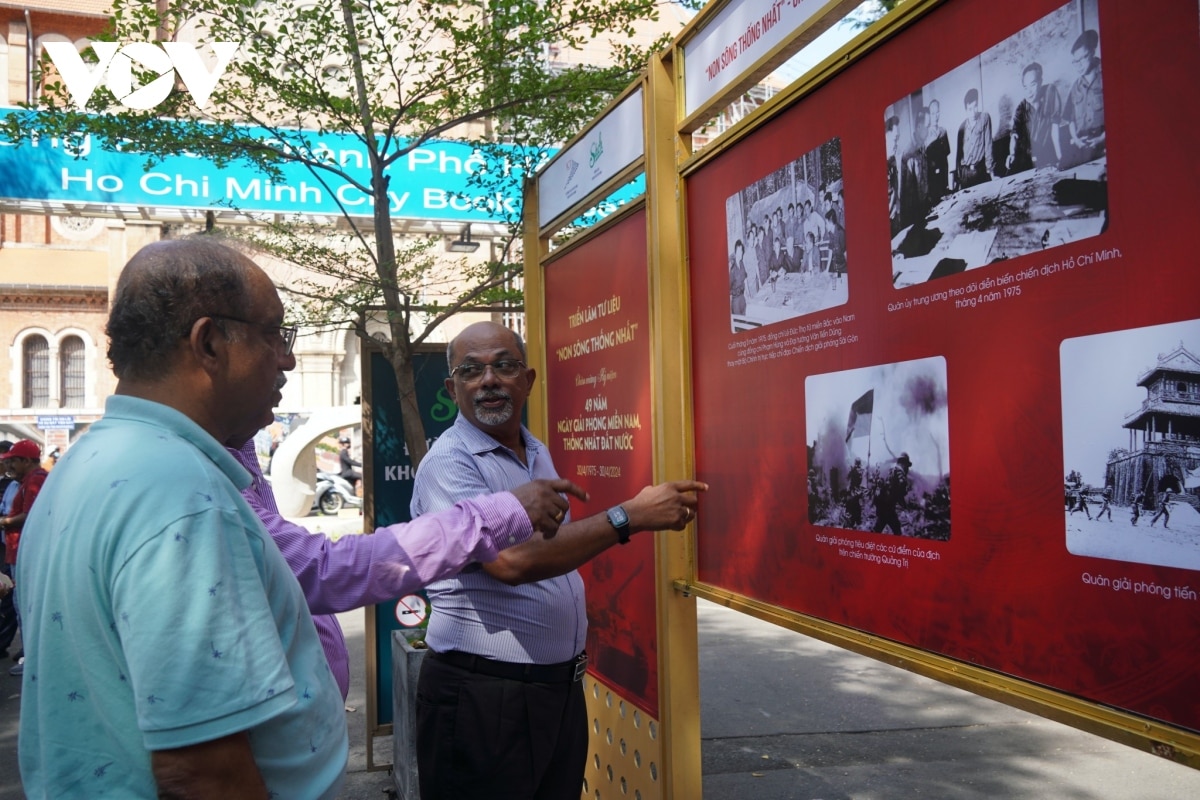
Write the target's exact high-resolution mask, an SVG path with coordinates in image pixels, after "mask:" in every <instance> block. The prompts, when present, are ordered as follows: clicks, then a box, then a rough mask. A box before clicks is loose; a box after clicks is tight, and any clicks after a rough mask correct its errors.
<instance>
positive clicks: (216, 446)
mask: <svg viewBox="0 0 1200 800" xmlns="http://www.w3.org/2000/svg"><path fill="white" fill-rule="evenodd" d="M104 416H105V417H112V418H114V419H124V420H132V421H134V422H141V423H144V424H149V425H154V426H156V427H159V428H163V429H165V430H166V431H168V432H169V433H171V434H173V435H175V436H178V437H179V438H180V439H183V440H184V441H186V442H188V443H189V444H191V445H192V446H194V447H195V448H196V449H197V450H199V451H200V452H201V453H202V454H203V455H204V457H205V458H207V459H209V460H210V461H212V462H213V464H214V465H216V467H217V468H218V469H220V470H221V471H222V472H223V473H225V475H226V476H227V477H228V478H229V480H231V481H233V484H234V486H236V487H237V488H238V491H241V490H242V489H245V488H246V487H247V486H249V485H250V473H249V472H247V471H246V469H245V468H244V467H243V466H242V465H241V464H239V463H238V462H237V459H235V458H234V457H233V456H232V455H230V454H229V452H228V451H227V450H226V449H225V447H224V446H223V445H222V444H221V443H220V442H218V441H217V440H216V439H214V438H213V437H212V435H211V434H209V432H208V431H206V430H204V429H203V428H201V427H200V426H199V425H197V424H196V423H195V421H193V420H192V419H191V418H190V417H188V416H187V415H186V414H184V413H183V412H181V411H179V410H177V409H174V408H172V407H170V406H168V405H163V404H162V403H156V402H154V401H153V400H146V399H143V398H141V397H131V396H130V395H123V394H114V395H111V396H109V398H108V399H107V400H105V402H104ZM151 446H153V445H151Z"/></svg>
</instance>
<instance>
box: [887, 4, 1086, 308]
mask: <svg viewBox="0 0 1200 800" xmlns="http://www.w3.org/2000/svg"><path fill="white" fill-rule="evenodd" d="M1096 3H1097V0H1072V2H1070V3H1067V4H1066V5H1064V6H1062V7H1061V8H1059V9H1057V10H1056V11H1054V12H1052V13H1050V14H1048V15H1046V16H1045V17H1043V18H1041V19H1040V20H1038V21H1037V22H1035V23H1033V24H1032V25H1030V26H1028V27H1026V28H1024V29H1022V30H1020V31H1017V32H1016V33H1014V34H1013V35H1012V36H1009V37H1008V38H1007V39H1005V40H1003V41H1002V42H1000V43H998V44H996V45H995V46H993V47H991V48H989V49H987V50H985V51H984V52H983V53H981V54H980V55H978V56H976V57H975V58H973V59H971V60H970V61H968V62H967V63H965V64H962V65H961V66H959V67H957V68H955V69H953V70H951V71H950V72H948V73H946V74H945V75H942V76H941V77H939V78H937V79H935V80H933V81H931V82H930V83H928V84H926V85H925V86H923V87H921V88H920V89H918V90H916V91H914V92H913V93H912V94H910V95H909V96H907V97H903V98H901V99H899V100H897V101H896V102H895V103H893V104H891V105H889V106H888V107H887V108H886V109H885V111H884V132H885V136H886V144H887V181H888V217H889V220H890V225H891V235H892V284H893V286H894V287H895V288H898V289H900V288H904V287H907V286H912V285H914V284H920V283H924V282H926V281H929V280H932V279H934V278H942V277H946V276H948V275H955V274H958V273H960V272H964V271H966V270H970V269H976V268H978V267H984V266H987V265H989V264H994V263H996V262H998V261H1004V260H1006V259H1010V258H1016V257H1018V256H1023V255H1027V254H1029V253H1035V252H1039V251H1041V250H1048V249H1050V248H1054V247H1058V246H1059V245H1063V244H1067V243H1070V242H1078V241H1080V240H1083V239H1087V238H1090V237H1093V236H1096V235H1098V234H1100V233H1102V232H1103V231H1104V230H1105V229H1106V228H1107V226H1108V157H1107V140H1106V136H1105V126H1104V91H1103V89H1104V85H1103V80H1102V76H1101V63H1102V58H1101V56H1102V53H1101V46H1100V41H1101V40H1100V20H1099V17H1098V13H1097V8H1096Z"/></svg>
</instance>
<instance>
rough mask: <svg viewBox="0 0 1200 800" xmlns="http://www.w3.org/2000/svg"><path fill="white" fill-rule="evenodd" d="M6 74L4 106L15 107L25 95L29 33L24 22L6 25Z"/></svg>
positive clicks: (4, 78)
mask: <svg viewBox="0 0 1200 800" xmlns="http://www.w3.org/2000/svg"><path fill="white" fill-rule="evenodd" d="M5 38H6V39H7V40H8V73H7V74H6V75H4V76H2V77H3V80H4V81H5V83H7V84H8V102H7V103H6V105H10V106H11V105H16V104H17V103H18V102H24V101H25V100H26V99H27V98H26V97H25V95H26V80H27V76H26V74H25V73H26V70H25V64H26V55H25V54H26V51H27V49H28V47H29V31H28V30H27V29H26V28H25V23H24V22H16V21H14V22H10V23H8V35H7V36H6V37H5Z"/></svg>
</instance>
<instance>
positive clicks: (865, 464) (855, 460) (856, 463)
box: [804, 356, 950, 541]
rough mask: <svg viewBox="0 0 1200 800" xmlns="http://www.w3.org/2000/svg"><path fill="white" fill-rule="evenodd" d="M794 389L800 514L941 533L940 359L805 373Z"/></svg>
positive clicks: (944, 517) (944, 522) (943, 427)
mask: <svg viewBox="0 0 1200 800" xmlns="http://www.w3.org/2000/svg"><path fill="white" fill-rule="evenodd" d="M804 394H805V398H806V400H805V425H806V437H807V441H808V442H810V445H809V447H808V518H809V521H810V522H811V523H812V524H814V525H820V526H824V527H833V528H845V529H849V530H858V531H867V532H873V533H887V534H891V535H895V536H911V537H918V538H923V539H934V540H939V541H946V540H948V539H949V538H950V446H949V408H948V404H947V394H946V361H945V359H943V358H941V357H940V356H935V357H932V358H924V359H918V360H915V361H904V362H899V363H895V364H881V365H879V366H875V367H865V368H861V369H855V370H848V371H846V372H835V373H828V374H825V375H813V376H810V377H808V378H807V379H806V380H805V382H804Z"/></svg>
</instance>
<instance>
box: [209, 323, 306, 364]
mask: <svg viewBox="0 0 1200 800" xmlns="http://www.w3.org/2000/svg"><path fill="white" fill-rule="evenodd" d="M208 316H210V317H212V318H213V319H224V320H228V321H230V322H240V323H242V324H243V325H252V326H254V327H255V328H259V329H261V330H264V331H274V332H275V335H277V336H278V337H279V338H280V340H281V341H282V342H283V354H284V355H285V356H289V355H291V354H292V346H293V345H295V344H296V326H295V325H272V324H271V323H269V322H253V321H251V320H248V319H239V318H238V317H230V316H228V315H225V314H209V315H208Z"/></svg>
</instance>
